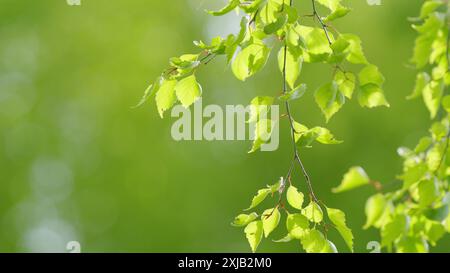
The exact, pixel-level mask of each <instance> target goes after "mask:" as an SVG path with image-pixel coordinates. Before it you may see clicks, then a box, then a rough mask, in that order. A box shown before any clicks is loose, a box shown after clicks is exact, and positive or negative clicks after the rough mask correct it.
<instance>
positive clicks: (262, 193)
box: [246, 189, 270, 210]
mask: <svg viewBox="0 0 450 273" xmlns="http://www.w3.org/2000/svg"><path fill="white" fill-rule="evenodd" d="M269 193H270V189H261V190H259V191H258V192H257V193H256V195H255V196H254V197H253V199H252V203H251V204H250V207H249V208H248V209H246V210H251V209H253V208H255V207H256V206H258V205H259V204H260V203H261V202H262V201H264V199H266V197H267V195H269Z"/></svg>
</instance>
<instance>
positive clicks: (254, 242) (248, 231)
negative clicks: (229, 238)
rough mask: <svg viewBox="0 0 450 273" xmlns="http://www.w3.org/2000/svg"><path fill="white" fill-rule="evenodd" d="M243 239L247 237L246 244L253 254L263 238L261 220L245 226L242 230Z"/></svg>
mask: <svg viewBox="0 0 450 273" xmlns="http://www.w3.org/2000/svg"><path fill="white" fill-rule="evenodd" d="M244 232H245V237H247V240H248V243H249V244H250V247H251V249H252V252H253V253H255V252H256V249H257V248H258V246H259V243H260V242H261V240H262V237H263V223H262V221H261V220H259V221H253V222H251V223H250V224H248V225H247V227H246V228H245V229H244Z"/></svg>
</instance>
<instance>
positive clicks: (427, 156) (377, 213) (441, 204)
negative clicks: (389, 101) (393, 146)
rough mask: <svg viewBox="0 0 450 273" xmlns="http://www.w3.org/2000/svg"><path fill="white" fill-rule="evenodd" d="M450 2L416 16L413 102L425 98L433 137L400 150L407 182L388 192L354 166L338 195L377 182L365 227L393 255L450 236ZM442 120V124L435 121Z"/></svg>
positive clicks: (440, 1) (436, 0) (439, 1)
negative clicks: (449, 92) (448, 91)
mask: <svg viewBox="0 0 450 273" xmlns="http://www.w3.org/2000/svg"><path fill="white" fill-rule="evenodd" d="M449 10H450V6H449V4H448V1H444V0H428V1H425V3H424V4H423V6H422V9H421V12H420V16H419V17H417V18H413V19H412V20H413V22H414V25H413V28H414V29H415V30H416V31H417V33H418V37H417V39H416V41H415V46H414V54H413V58H412V60H411V62H412V63H413V64H414V66H415V67H416V68H417V69H418V74H417V80H416V86H415V89H414V91H413V93H412V94H411V95H410V96H408V99H413V98H418V97H422V98H423V101H424V103H425V105H426V107H427V108H428V110H429V112H430V116H431V119H432V120H434V121H433V123H432V125H431V128H430V130H429V132H430V135H429V136H425V137H423V138H421V139H420V140H419V143H418V144H417V146H416V147H415V148H414V149H408V148H405V147H401V148H399V149H398V153H399V155H400V156H401V157H402V158H403V159H404V162H403V172H402V174H401V175H399V176H398V179H399V180H400V181H401V182H402V183H401V185H398V187H396V190H394V191H389V190H385V187H387V186H389V184H383V185H381V184H380V183H378V182H374V181H371V180H370V179H368V177H367V175H366V174H365V172H364V171H363V170H362V169H361V168H360V167H356V168H352V169H351V170H350V171H349V172H348V173H347V174H346V175H345V177H344V180H343V182H342V184H341V185H340V186H339V187H338V188H337V190H336V192H340V191H344V190H347V189H352V188H356V187H359V186H362V185H367V184H372V185H375V186H376V189H378V190H379V192H378V193H377V194H375V195H373V196H371V197H370V198H369V199H368V200H367V203H366V209H365V211H366V216H367V221H366V224H365V225H364V228H369V227H375V228H377V229H379V230H380V235H381V245H382V247H384V248H385V249H387V250H388V251H395V252H428V251H429V249H430V245H431V246H434V245H436V243H437V242H438V241H439V239H441V238H442V236H443V235H444V234H445V233H446V232H450V214H449V206H450V193H449V190H448V187H449V184H448V179H449V176H450V156H449V153H450V149H449V137H450V119H449V115H448V114H449V110H450V108H449V102H450V96H449V95H447V94H446V89H447V87H448V86H449V84H450V73H449V68H450V67H449V37H450V36H449V25H450V24H449V23H450V12H449ZM436 119H437V120H436Z"/></svg>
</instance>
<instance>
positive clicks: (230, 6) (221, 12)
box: [206, 0, 240, 16]
mask: <svg viewBox="0 0 450 273" xmlns="http://www.w3.org/2000/svg"><path fill="white" fill-rule="evenodd" d="M239 4H240V0H230V2H229V3H228V5H226V6H225V7H224V8H222V9H221V10H218V11H208V10H207V11H206V12H207V13H209V14H211V15H214V16H222V15H225V14H227V13H229V12H230V11H232V10H234V9H235V8H236V7H237V6H238V5H239Z"/></svg>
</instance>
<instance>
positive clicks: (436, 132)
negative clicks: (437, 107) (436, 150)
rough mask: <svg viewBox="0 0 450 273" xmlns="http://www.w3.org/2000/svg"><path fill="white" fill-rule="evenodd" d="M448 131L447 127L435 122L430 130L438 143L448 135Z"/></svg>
mask: <svg viewBox="0 0 450 273" xmlns="http://www.w3.org/2000/svg"><path fill="white" fill-rule="evenodd" d="M447 131H448V129H447V126H446V125H444V124H442V122H434V123H433V125H432V126H431V128H430V132H431V135H432V136H433V139H434V140H436V141H441V140H442V138H443V137H445V136H446V135H447Z"/></svg>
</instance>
